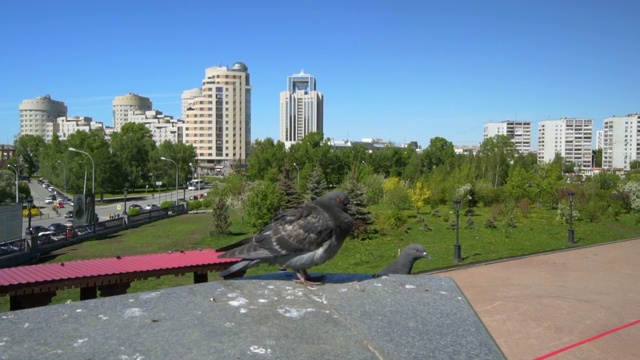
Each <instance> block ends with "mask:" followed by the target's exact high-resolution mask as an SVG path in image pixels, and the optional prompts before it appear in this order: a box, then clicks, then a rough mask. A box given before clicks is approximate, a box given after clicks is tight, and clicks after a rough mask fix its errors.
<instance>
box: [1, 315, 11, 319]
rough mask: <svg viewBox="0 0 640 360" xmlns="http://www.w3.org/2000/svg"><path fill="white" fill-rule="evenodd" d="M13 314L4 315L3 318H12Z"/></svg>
mask: <svg viewBox="0 0 640 360" xmlns="http://www.w3.org/2000/svg"><path fill="white" fill-rule="evenodd" d="M12 317H13V315H2V318H3V319H11V318H12Z"/></svg>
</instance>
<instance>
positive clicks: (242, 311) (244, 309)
mask: <svg viewBox="0 0 640 360" xmlns="http://www.w3.org/2000/svg"><path fill="white" fill-rule="evenodd" d="M247 311H249V310H247V309H246V308H240V314H244V313H246V312H247Z"/></svg>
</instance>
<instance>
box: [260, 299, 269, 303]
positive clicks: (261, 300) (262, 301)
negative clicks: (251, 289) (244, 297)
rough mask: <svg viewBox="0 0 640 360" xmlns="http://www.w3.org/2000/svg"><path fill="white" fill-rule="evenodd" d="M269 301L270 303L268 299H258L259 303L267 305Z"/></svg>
mask: <svg viewBox="0 0 640 360" xmlns="http://www.w3.org/2000/svg"><path fill="white" fill-rule="evenodd" d="M267 301H269V300H267V299H258V302H259V303H266V302H267Z"/></svg>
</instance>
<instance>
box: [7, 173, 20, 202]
mask: <svg viewBox="0 0 640 360" xmlns="http://www.w3.org/2000/svg"><path fill="white" fill-rule="evenodd" d="M7 166H8V167H10V168H12V169H13V171H14V172H15V173H16V204H17V203H18V202H19V199H18V178H19V176H18V168H17V167H15V166H13V165H7Z"/></svg>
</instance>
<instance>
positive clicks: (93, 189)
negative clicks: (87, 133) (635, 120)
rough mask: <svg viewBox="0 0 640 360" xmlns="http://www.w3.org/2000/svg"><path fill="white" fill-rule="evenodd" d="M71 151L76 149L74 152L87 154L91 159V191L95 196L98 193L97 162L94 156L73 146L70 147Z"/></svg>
mask: <svg viewBox="0 0 640 360" xmlns="http://www.w3.org/2000/svg"><path fill="white" fill-rule="evenodd" d="M69 151H74V152H78V153H81V154H84V155H87V156H88V157H89V159H90V160H91V193H92V194H93V195H94V196H95V194H96V163H95V162H94V161H93V157H91V155H89V153H88V152H84V151H82V150H78V149H75V148H72V147H70V148H69Z"/></svg>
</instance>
